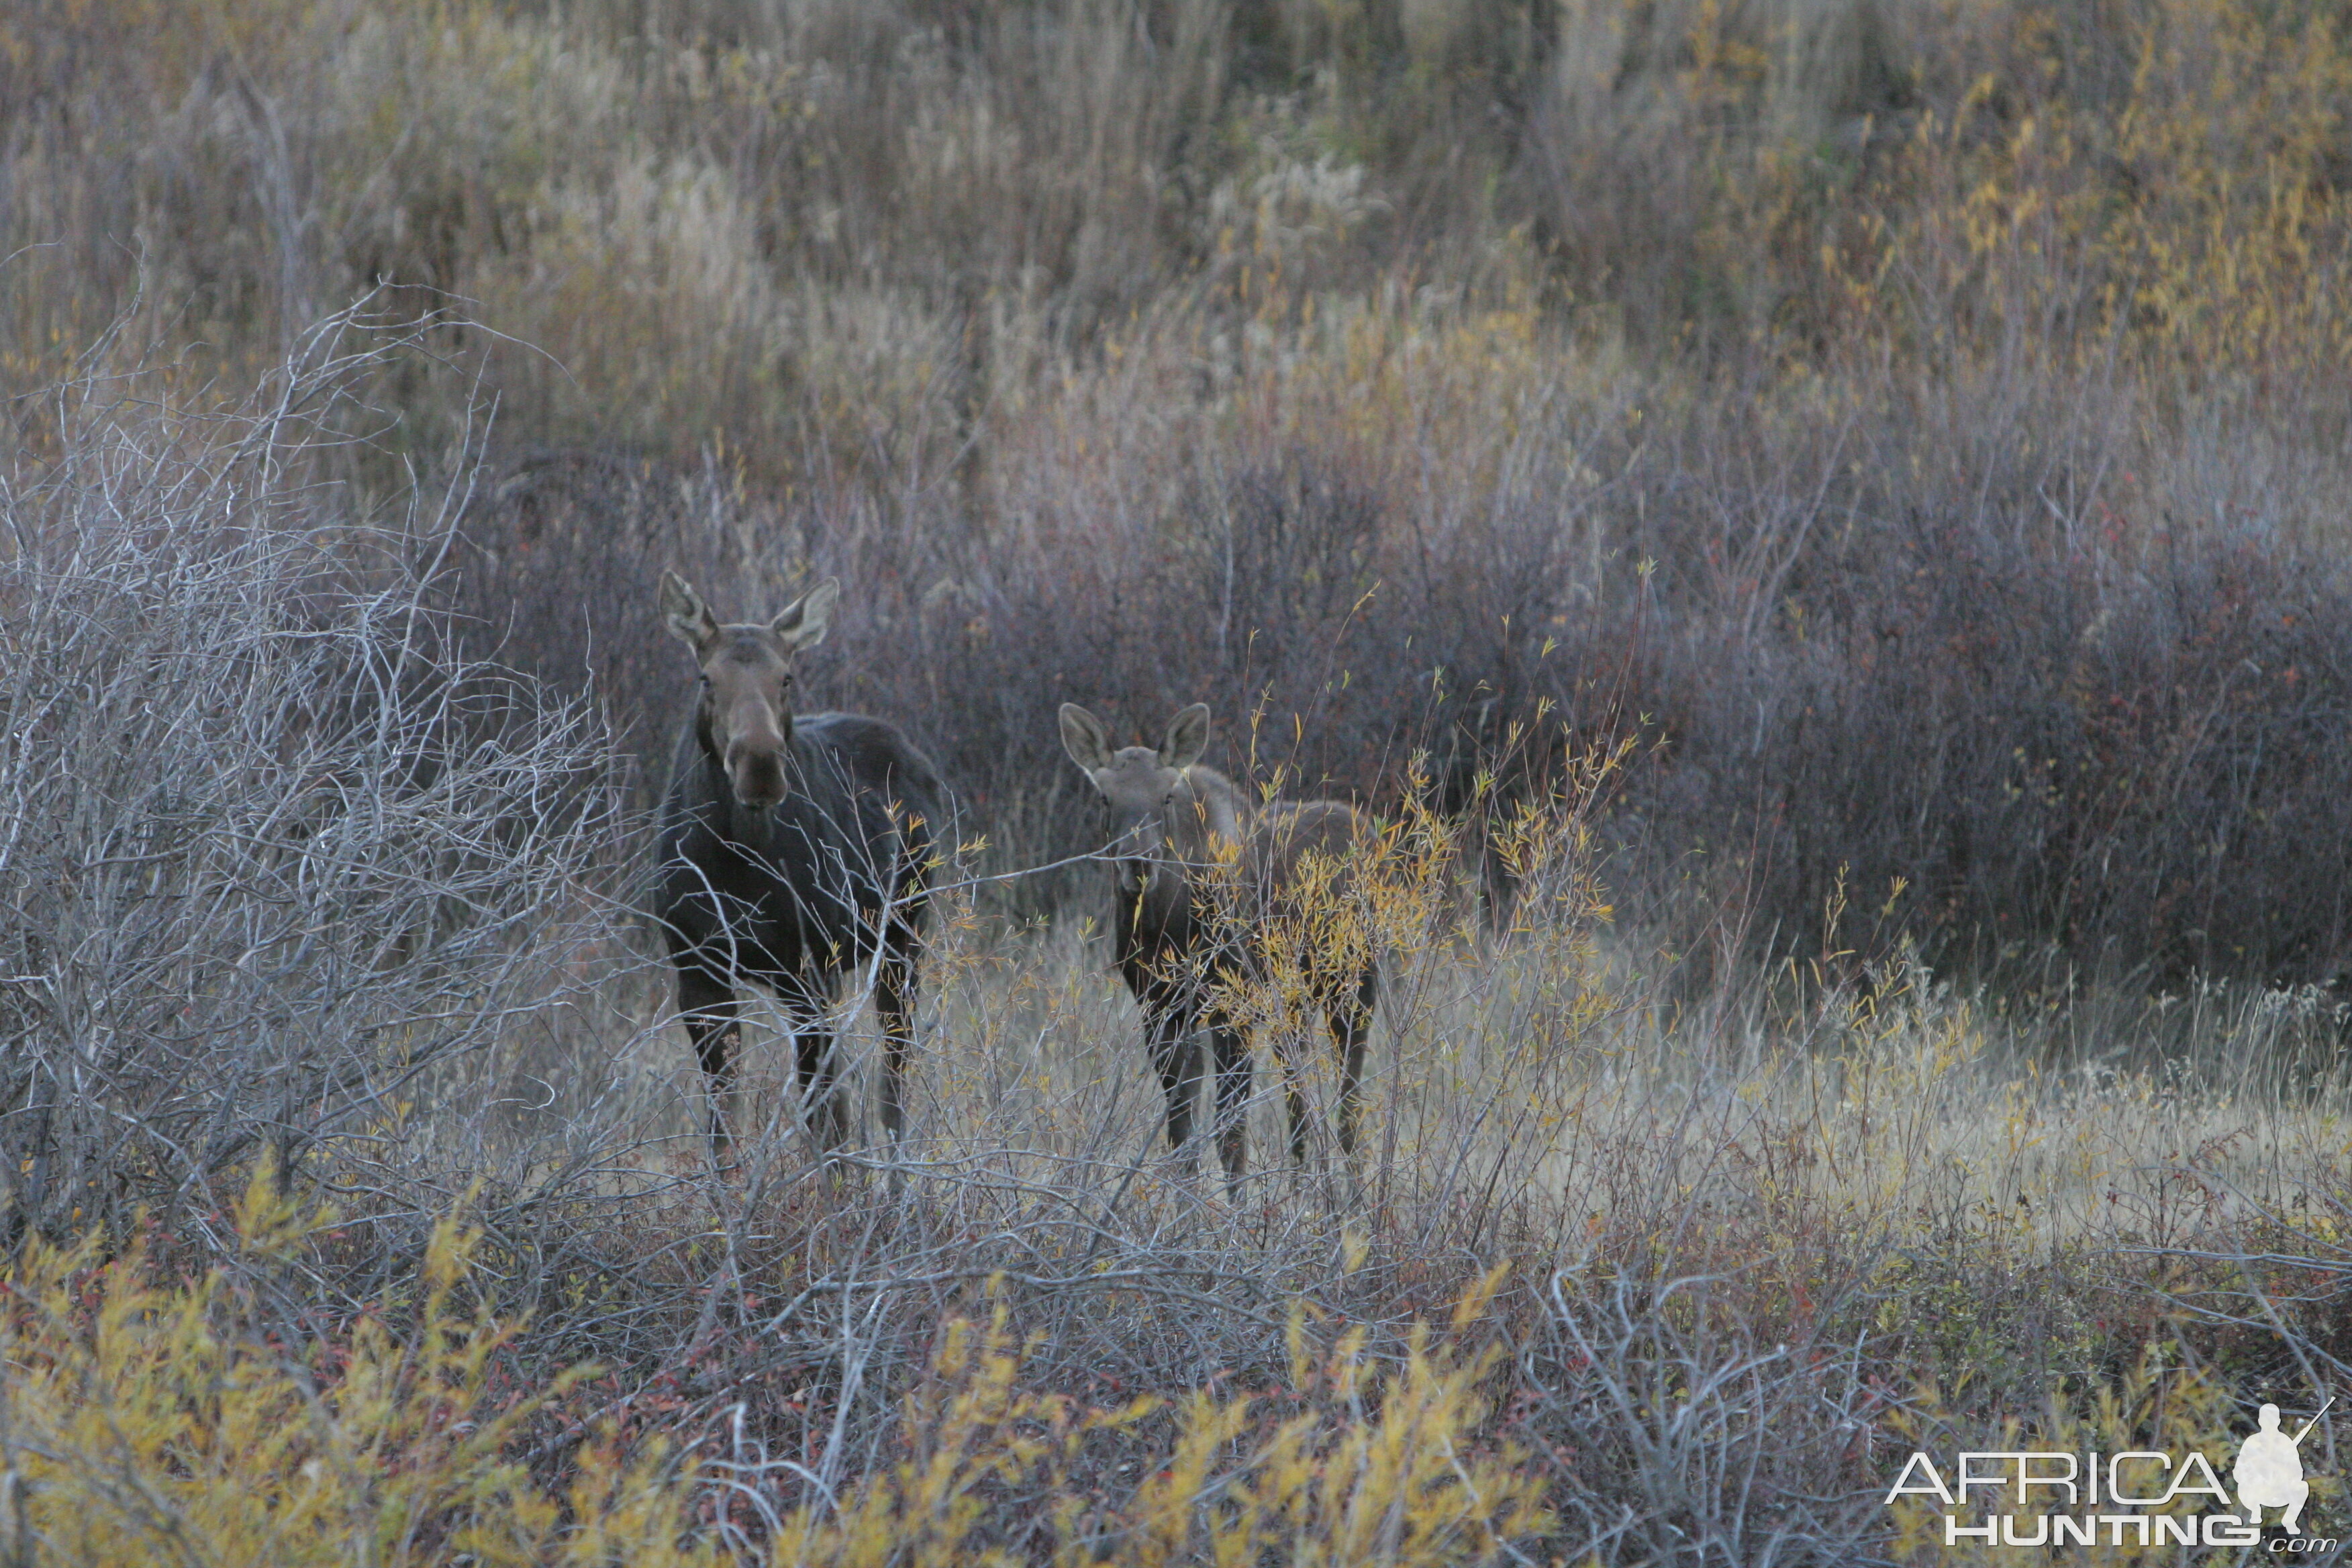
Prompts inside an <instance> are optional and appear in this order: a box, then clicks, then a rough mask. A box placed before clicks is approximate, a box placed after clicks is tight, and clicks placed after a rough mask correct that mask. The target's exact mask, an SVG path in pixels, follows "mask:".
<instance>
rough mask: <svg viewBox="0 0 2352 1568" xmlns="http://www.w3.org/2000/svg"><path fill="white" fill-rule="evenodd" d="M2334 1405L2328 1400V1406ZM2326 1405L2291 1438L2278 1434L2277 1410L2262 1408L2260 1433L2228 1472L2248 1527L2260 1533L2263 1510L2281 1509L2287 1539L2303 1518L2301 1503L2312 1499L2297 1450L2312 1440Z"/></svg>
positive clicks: (2274, 1408)
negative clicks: (2306, 1440)
mask: <svg viewBox="0 0 2352 1568" xmlns="http://www.w3.org/2000/svg"><path fill="white" fill-rule="evenodd" d="M2335 1403H2336V1401H2335V1400H2333V1399H2330V1400H2329V1401H2328V1402H2327V1405H2333V1404H2335ZM2327 1405H2321V1406H2320V1407H2319V1411H2318V1414H2317V1415H2313V1416H2312V1418H2311V1419H2310V1420H2308V1421H2306V1422H2305V1423H2304V1424H2303V1430H2302V1431H2300V1432H2297V1433H2296V1434H2295V1435H2294V1436H2292V1437H2290V1436H2287V1435H2286V1434H2285V1433H2284V1432H2282V1431H2280V1430H2279V1407H2278V1406H2277V1405H2263V1408H2262V1412H2261V1416H2260V1419H2261V1421H2262V1429H2261V1430H2260V1431H2258V1432H2256V1433H2254V1434H2253V1436H2250V1437H2248V1438H2247V1439H2246V1441H2245V1444H2244V1446H2243V1447H2241V1448H2239V1450H2238V1463H2237V1466H2236V1468H2233V1469H2232V1470H2231V1472H2230V1479H2232V1480H2234V1481H2236V1482H2237V1483H2238V1501H2239V1502H2240V1503H2241V1504H2242V1506H2243V1507H2244V1508H2245V1510H2246V1522H2247V1523H2248V1524H2251V1525H2253V1526H2254V1527H2256V1528H2257V1529H2259V1528H2261V1526H2262V1522H2263V1510H2264V1509H2266V1508H2283V1509H2284V1510H2286V1512H2285V1514H2284V1515H2283V1516H2282V1517H2281V1518H2280V1520H2279V1523H2280V1524H2281V1525H2282V1526H2283V1527H2284V1529H2285V1530H2286V1531H2287V1533H2289V1534H2290V1535H2291V1534H2293V1533H2294V1531H2295V1529H2296V1526H2297V1524H2298V1522H2299V1521H2301V1520H2302V1518H2303V1505H2304V1502H2305V1500H2307V1499H2308V1498H2309V1497H2310V1496H2311V1483H2310V1482H2309V1481H2306V1480H2305V1479H2303V1456H2302V1455H2301V1454H2300V1453H2298V1452H2296V1447H2297V1445H2299V1444H2301V1443H2302V1441H2303V1440H2304V1439H2305V1437H2307V1436H2311V1429H2312V1427H2314V1426H2316V1425H2318V1422H2319V1417H2320V1416H2321V1415H2326V1414H2327Z"/></svg>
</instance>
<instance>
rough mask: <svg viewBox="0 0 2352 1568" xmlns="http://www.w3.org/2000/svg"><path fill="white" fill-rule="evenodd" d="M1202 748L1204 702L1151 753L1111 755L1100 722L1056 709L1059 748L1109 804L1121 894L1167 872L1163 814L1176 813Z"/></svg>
mask: <svg viewBox="0 0 2352 1568" xmlns="http://www.w3.org/2000/svg"><path fill="white" fill-rule="evenodd" d="M1208 743H1209V705H1208V704H1207V703H1205V702H1195V703H1193V704H1192V706H1191V707H1190V708H1187V709H1185V710H1183V711H1182V712H1181V713H1179V714H1177V715H1176V717H1175V718H1174V719H1172V720H1171V721H1169V724H1168V738H1167V740H1165V741H1163V742H1160V747H1159V749H1158V750H1157V751H1155V750H1153V749H1152V748H1151V747H1150V746H1123V747H1121V748H1120V749H1118V751H1116V752H1114V751H1112V750H1111V746H1110V731H1109V730H1108V728H1106V727H1105V726H1104V724H1103V721H1101V720H1099V719H1097V718H1096V717H1095V716H1094V715H1093V714H1091V713H1089V712H1087V710H1085V709H1083V708H1081V707H1079V706H1078V705H1077V704H1076V703H1075V702H1065V703H1063V704H1062V745H1063V747H1064V748H1065V749H1066V750H1067V751H1068V752H1069V753H1070V760H1071V761H1072V762H1075V763H1077V764H1078V766H1079V767H1081V768H1083V769H1085V770H1086V774H1087V778H1089V779H1091V780H1093V781H1094V786H1095V788H1096V789H1097V791H1099V792H1100V793H1101V795H1102V797H1103V799H1105V800H1106V801H1108V802H1109V803H1110V813H1111V832H1112V838H1111V851H1110V852H1111V855H1112V858H1114V859H1115V860H1116V861H1117V863H1118V883H1119V887H1120V889H1122V890H1124V891H1125V892H1127V893H1129V894H1134V893H1139V892H1140V891H1142V890H1143V889H1144V888H1145V887H1146V886H1147V885H1148V884H1149V883H1150V880H1151V879H1152V877H1153V876H1154V875H1155V874H1156V873H1158V872H1159V871H1160V870H1162V869H1165V868H1168V867H1169V862H1170V854H1169V847H1168V831H1169V826H1168V825H1169V815H1170V813H1171V811H1172V810H1176V809H1181V807H1179V806H1178V805H1177V803H1176V795H1177V794H1178V792H1179V791H1180V790H1181V789H1182V788H1183V785H1184V770H1185V769H1186V768H1189V767H1191V766H1192V764H1193V763H1197V762H1199V761H1200V760H1201V752H1202V750H1203V749H1204V748H1205V747H1206V746H1207V745H1208Z"/></svg>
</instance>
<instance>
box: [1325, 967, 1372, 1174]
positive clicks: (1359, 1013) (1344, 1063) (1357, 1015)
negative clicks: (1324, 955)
mask: <svg viewBox="0 0 2352 1568" xmlns="http://www.w3.org/2000/svg"><path fill="white" fill-rule="evenodd" d="M1379 1000H1380V971H1379V970H1377V969H1371V968H1368V969H1366V970H1365V971H1364V973H1363V977H1362V979H1360V980H1359V981H1358V982H1357V984H1356V989H1355V994H1353V995H1350V996H1346V997H1343V998H1341V999H1340V1000H1339V1003H1338V1005H1335V1006H1333V1007H1332V1009H1331V1013H1330V1019H1331V1040H1332V1043H1333V1044H1334V1045H1335V1046H1337V1047H1339V1152H1341V1153H1343V1154H1349V1155H1352V1154H1354V1153H1355V1152H1356V1123H1357V1121H1358V1120H1359V1119H1360V1117H1361V1116H1362V1114H1363V1104H1362V1100H1361V1098H1360V1097H1361V1094H1362V1090H1363V1083H1364V1043H1365V1042H1366V1041H1367V1040H1368V1039H1370V1037H1371V1033H1372V1008H1373V1006H1374V1005H1375V1004H1376V1003H1378V1001H1379Z"/></svg>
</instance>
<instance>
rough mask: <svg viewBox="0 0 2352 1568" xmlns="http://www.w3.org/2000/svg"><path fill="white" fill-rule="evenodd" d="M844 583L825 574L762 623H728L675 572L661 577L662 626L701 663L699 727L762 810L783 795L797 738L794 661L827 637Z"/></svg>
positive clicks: (731, 777)
mask: <svg viewBox="0 0 2352 1568" xmlns="http://www.w3.org/2000/svg"><path fill="white" fill-rule="evenodd" d="M840 597H841V582H840V579H838V578H835V577H827V578H826V579H825V580H824V582H822V583H819V584H817V585H816V586H815V587H814V588H811V589H810V590H809V591H808V592H807V593H805V594H803V595H801V596H800V597H799V598H797V599H795V600H793V602H792V604H791V605H787V606H786V607H785V609H784V612H783V614H782V615H780V616H777V617H776V618H775V619H774V620H772V621H770V622H768V623H767V624H766V625H764V626H761V625H743V626H727V625H722V624H720V622H719V617H718V616H714V615H712V614H711V613H710V606H709V605H705V604H704V603H703V602H702V595H699V594H698V593H696V592H695V591H694V589H693V588H692V587H690V586H689V585H688V583H687V581H686V579H685V578H683V577H681V576H679V575H678V574H677V573H675V572H665V573H663V574H662V580H661V616H662V625H664V626H667V627H668V628H669V629H670V635H672V636H673V637H677V639H678V640H679V641H680V642H682V643H684V644H686V646H687V647H690V648H692V649H693V650H694V662H695V663H696V664H697V665H698V666H700V667H701V669H702V709H701V711H700V712H699V713H698V715H697V716H696V719H695V723H694V732H695V736H696V738H697V739H698V741H700V742H701V744H702V749H703V751H704V752H708V753H709V755H710V757H711V758H712V759H713V760H714V761H716V762H717V763H719V766H720V767H722V768H724V769H725V770H726V772H727V780H728V783H729V784H730V786H731V787H732V788H733V789H734V792H735V798H736V800H737V801H739V802H740V803H741V804H742V805H746V806H749V807H751V809H752V810H754V811H764V810H766V809H767V808H769V807H770V806H772V805H775V804H776V803H777V802H778V801H781V800H782V799H783V798H784V792H785V790H786V788H787V787H788V783H787V779H786V776H785V766H784V763H785V757H786V753H787V751H788V749H789V748H790V747H791V745H792V739H793V660H794V658H795V656H797V655H798V654H799V652H800V650H801V649H803V648H804V647H814V646H815V645H816V644H818V643H820V642H822V641H824V628H825V623H826V622H827V621H829V620H831V619H832V617H833V606H834V602H835V600H837V599H839V598H840Z"/></svg>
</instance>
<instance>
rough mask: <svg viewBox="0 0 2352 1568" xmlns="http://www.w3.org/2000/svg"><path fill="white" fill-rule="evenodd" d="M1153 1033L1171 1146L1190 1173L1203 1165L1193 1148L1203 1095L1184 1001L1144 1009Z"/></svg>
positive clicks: (1160, 1001) (1161, 1001) (1155, 1001)
mask: <svg viewBox="0 0 2352 1568" xmlns="http://www.w3.org/2000/svg"><path fill="white" fill-rule="evenodd" d="M1144 1016H1145V1019H1146V1021H1147V1022H1146V1027H1147V1028H1148V1029H1149V1030H1150V1048H1151V1065H1152V1066H1153V1067H1154V1068H1158V1069H1159V1071H1160V1089H1162V1090H1163V1091H1165V1092H1166V1094H1167V1096H1168V1146H1169V1147H1170V1148H1171V1149H1173V1150H1175V1151H1176V1157H1177V1159H1178V1160H1180V1161H1181V1162H1182V1163H1183V1166H1184V1168H1185V1169H1186V1170H1187V1171H1191V1170H1193V1169H1195V1168H1196V1167H1197V1165H1198V1163H1199V1162H1198V1158H1197V1156H1196V1154H1195V1153H1194V1151H1193V1148H1192V1102H1193V1101H1194V1100H1197V1099H1199V1098H1200V1092H1201V1052H1200V1049H1199V1047H1197V1045H1196V1044H1195V1042H1194V1041H1193V1038H1192V1029H1193V1024H1194V1019H1193V1016H1192V1009H1191V1008H1189V1007H1187V1006H1185V1005H1183V1004H1182V1002H1181V1001H1180V1000H1177V999H1175V998H1171V997H1167V996H1154V997H1152V998H1151V999H1150V1000H1149V1001H1147V1002H1146V1003H1145V1005H1144Z"/></svg>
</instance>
